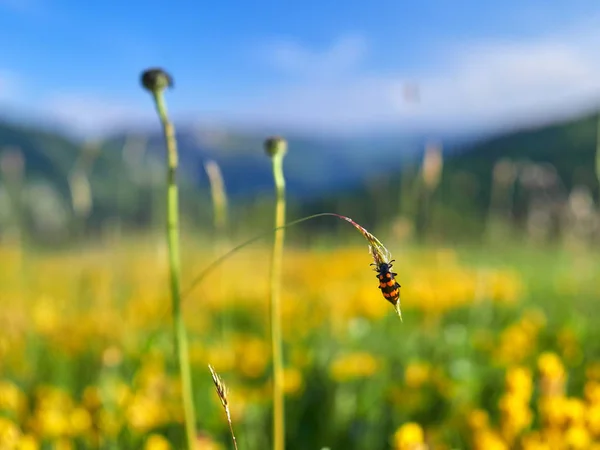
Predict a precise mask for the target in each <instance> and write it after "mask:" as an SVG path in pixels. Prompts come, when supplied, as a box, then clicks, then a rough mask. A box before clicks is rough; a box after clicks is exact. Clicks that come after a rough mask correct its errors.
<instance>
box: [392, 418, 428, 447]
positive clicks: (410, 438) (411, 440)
mask: <svg viewBox="0 0 600 450" xmlns="http://www.w3.org/2000/svg"><path fill="white" fill-rule="evenodd" d="M425 448H426V447H425V445H424V435H423V429H422V428H421V426H420V425H419V424H418V423H414V422H408V423H405V424H404V425H402V426H401V427H400V428H398V430H396V432H395V433H394V449H395V450H423V449H425Z"/></svg>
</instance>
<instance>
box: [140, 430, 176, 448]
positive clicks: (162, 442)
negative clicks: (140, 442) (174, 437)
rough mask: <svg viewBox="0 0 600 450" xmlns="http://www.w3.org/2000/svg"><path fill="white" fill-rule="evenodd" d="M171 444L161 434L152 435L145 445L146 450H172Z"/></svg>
mask: <svg viewBox="0 0 600 450" xmlns="http://www.w3.org/2000/svg"><path fill="white" fill-rule="evenodd" d="M170 449H171V444H169V441H167V439H166V438H165V437H164V436H161V435H160V434H151V435H150V436H148V439H146V443H145V444H144V450H170Z"/></svg>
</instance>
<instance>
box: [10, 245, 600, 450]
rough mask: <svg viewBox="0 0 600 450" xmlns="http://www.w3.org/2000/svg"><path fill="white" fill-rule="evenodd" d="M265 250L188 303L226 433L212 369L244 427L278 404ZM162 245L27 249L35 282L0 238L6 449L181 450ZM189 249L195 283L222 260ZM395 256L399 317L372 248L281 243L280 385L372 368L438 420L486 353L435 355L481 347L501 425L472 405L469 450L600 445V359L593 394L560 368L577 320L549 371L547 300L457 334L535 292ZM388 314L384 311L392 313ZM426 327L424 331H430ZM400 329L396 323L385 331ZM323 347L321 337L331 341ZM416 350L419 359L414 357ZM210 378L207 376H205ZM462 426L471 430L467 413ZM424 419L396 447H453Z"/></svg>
mask: <svg viewBox="0 0 600 450" xmlns="http://www.w3.org/2000/svg"><path fill="white" fill-rule="evenodd" d="M392 250H394V249H392ZM395 253H396V252H395ZM268 254H269V253H268V249H264V248H258V249H247V250H244V251H243V252H241V253H239V254H237V255H236V256H234V257H232V258H231V259H230V260H228V261H227V262H226V263H225V264H224V265H223V266H221V267H219V268H217V269H216V270H214V271H213V272H212V273H211V274H210V275H209V276H208V277H207V278H206V280H205V281H204V282H203V283H202V284H201V285H199V286H198V287H197V289H195V290H194V291H193V292H192V293H191V295H189V296H187V297H186V298H185V299H184V306H183V308H184V312H185V317H186V325H187V326H188V330H189V335H190V353H189V356H190V360H191V364H192V367H193V370H194V378H195V379H194V386H195V388H196V389H197V391H198V392H203V393H204V394H202V395H199V399H201V400H198V399H197V400H196V401H202V402H203V403H202V408H200V410H201V411H202V413H201V414H202V417H201V419H200V420H202V421H203V422H202V423H203V426H204V423H205V422H206V425H205V426H206V430H210V431H211V433H214V434H216V432H215V430H218V432H219V433H221V432H222V431H224V432H227V430H226V429H225V424H224V423H223V420H222V419H223V418H222V416H221V415H220V409H219V407H220V405H219V403H218V399H217V398H216V396H214V395H211V394H212V384H211V380H210V377H209V375H208V373H207V372H206V367H207V364H208V363H210V364H211V365H212V366H214V367H215V369H216V370H217V372H219V373H222V374H224V375H225V379H226V380H227V385H228V387H229V390H230V394H229V395H230V404H231V416H232V419H233V421H234V423H235V424H236V426H237V424H239V423H241V422H243V421H246V420H247V421H248V422H247V423H246V424H245V425H246V426H245V427H241V426H240V429H251V428H252V426H248V424H253V423H259V417H261V416H260V414H262V413H257V411H266V410H268V406H269V404H270V401H271V391H270V365H271V349H270V343H269V339H268V324H267V323H266V320H265V318H266V317H267V316H268V315H267V312H268V310H267V308H268V295H266V294H267V292H268V285H267V282H268V273H267V270H268V268H267V267H266V266H265V267H262V266H261V265H257V264H256V261H257V260H259V261H262V260H264V259H265V258H266V257H267V256H268ZM163 256H164V255H163V254H161V253H157V251H156V249H154V248H152V249H145V248H142V247H140V248H135V249H132V250H127V249H123V250H119V251H116V250H115V249H114V248H113V249H97V250H93V249H90V250H89V251H86V252H85V253H83V254H62V255H43V256H39V255H31V256H30V257H29V258H28V259H27V260H26V263H27V274H28V275H27V277H24V276H22V272H20V271H18V270H15V267H16V266H15V265H17V266H18V265H19V264H21V265H22V264H24V262H25V260H23V259H22V255H21V254H16V253H11V252H10V251H4V250H3V249H2V248H0V298H2V299H3V305H2V306H3V307H2V308H1V309H0V363H1V364H2V369H3V370H2V375H3V377H4V378H2V379H0V417H1V418H0V442H8V443H10V444H7V445H9V448H15V449H23V450H25V449H31V450H34V449H41V448H42V446H44V448H46V447H48V448H56V449H63V448H64V449H71V448H73V449H74V448H79V447H84V448H98V447H99V446H102V445H104V444H108V443H110V442H111V440H115V441H118V440H119V439H120V436H122V435H124V434H126V435H128V436H132V439H136V441H135V442H136V444H135V445H137V447H136V448H144V449H146V450H163V449H164V450H167V449H171V448H174V444H173V443H172V442H169V438H168V437H167V436H168V434H166V433H165V431H164V430H165V429H167V428H169V427H170V426H173V424H175V425H177V426H179V425H180V424H181V423H182V420H183V415H182V411H181V398H180V395H181V392H180V387H179V379H178V378H177V377H176V376H175V372H174V370H173V368H172V367H170V363H171V361H170V360H168V358H169V356H168V355H169V354H170V352H172V348H171V346H170V345H171V340H170V334H169V333H170V331H171V323H170V317H169V312H170V302H169V293H168V288H167V283H166V281H167V279H168V277H167V267H166V266H165V263H164V258H163ZM185 258H186V259H185V261H184V265H183V267H184V277H183V278H184V283H183V285H184V287H185V286H186V285H187V284H188V282H189V281H190V280H192V279H193V278H194V277H195V275H196V274H197V273H199V272H200V271H201V270H202V269H203V268H205V267H206V266H207V265H208V263H209V262H210V258H209V257H208V256H206V257H202V258H201V257H198V256H197V255H196V254H194V253H193V252H188V253H187V254H186V255H185ZM397 259H398V261H397V262H396V263H395V266H394V269H395V271H396V272H398V273H399V276H398V281H399V282H400V284H401V285H402V288H401V303H402V309H403V311H404V312H405V313H407V314H406V315H405V316H404V317H405V322H404V323H403V324H402V323H400V322H398V320H397V318H396V317H394V311H393V309H392V308H391V306H390V304H389V303H388V302H386V301H385V299H384V298H383V297H382V296H381V293H380V292H379V290H378V288H377V280H376V278H375V272H373V271H372V268H370V267H369V263H370V262H371V259H370V256H369V254H368V252H367V249H366V248H365V247H364V246H363V247H360V248H358V249H356V248H344V249H340V250H335V251H334V250H318V251H317V250H313V251H305V250H289V251H286V254H285V258H284V274H283V293H282V294H283V305H282V306H283V311H282V312H283V323H284V330H283V331H284V349H285V360H286V366H287V367H286V369H285V373H284V389H285V392H286V395H287V399H288V401H290V403H292V402H294V401H300V400H303V399H302V397H301V396H302V395H303V393H304V392H305V390H309V389H310V387H311V385H310V383H311V379H309V378H308V377H309V375H308V374H309V373H311V372H310V371H311V370H315V369H318V370H322V371H323V373H324V374H326V375H327V376H329V378H330V382H331V383H332V384H334V383H339V384H341V383H347V384H346V386H345V387H347V388H348V389H349V390H353V389H354V388H355V387H356V386H362V385H367V384H369V383H368V382H369V379H370V378H372V377H374V375H378V376H379V374H383V375H382V378H383V377H384V376H388V379H387V381H386V386H384V387H380V386H379V387H378V388H381V391H382V394H381V395H383V396H385V398H386V399H387V401H389V402H390V403H391V406H392V408H391V409H392V410H393V413H394V414H396V413H398V414H400V415H401V416H399V417H401V419H398V420H402V421H403V420H404V419H403V418H406V417H417V415H416V413H415V411H418V412H419V416H418V417H423V416H426V415H427V411H429V410H435V409H437V408H438V407H439V406H440V405H441V406H443V408H440V409H447V408H446V407H447V406H448V405H449V404H452V406H453V407H454V405H458V406H457V409H460V408H461V407H465V406H464V404H462V403H461V402H462V401H463V399H464V398H467V399H469V398H472V392H470V390H472V389H471V388H470V386H469V382H470V381H469V378H468V377H470V376H471V375H472V374H473V373H474V372H475V370H474V368H473V367H474V365H475V364H476V363H475V362H473V361H472V360H471V359H470V356H469V355H470V354H469V355H467V356H464V355H462V356H461V360H460V361H452V358H453V357H454V356H453V355H445V354H443V351H438V346H439V347H441V346H442V345H447V344H448V343H447V342H445V341H446V340H452V341H453V342H454V341H455V342H454V343H453V344H452V345H453V346H454V347H456V348H458V347H460V351H461V352H462V351H464V352H465V353H466V352H467V351H468V352H473V353H474V354H477V356H478V357H479V356H481V358H487V360H486V361H485V362H478V363H477V364H479V363H481V364H489V365H490V366H493V367H494V369H497V368H498V365H496V364H499V365H500V367H501V368H506V374H505V379H504V391H503V393H502V395H501V397H500V401H499V403H498V405H497V408H498V413H499V415H498V420H496V419H494V420H491V419H490V418H489V417H488V414H490V411H485V410H484V409H481V408H479V409H478V408H477V406H478V405H471V404H470V403H469V404H468V408H469V409H470V410H471V411H470V413H469V414H468V420H467V423H468V427H466V426H465V429H468V430H469V431H468V433H469V435H468V436H466V437H464V439H465V440H466V439H469V440H470V442H469V444H470V445H472V448H474V449H475V450H477V449H490V450H494V449H507V450H508V449H509V448H520V447H522V449H523V450H536V449H540V450H541V449H549V450H553V449H554V448H557V449H558V448H573V449H578V448H593V445H594V443H596V442H598V441H599V440H600V363H599V364H596V365H594V364H590V365H589V366H588V367H587V379H586V383H585V392H584V394H582V396H581V398H578V397H573V396H568V395H567V393H566V386H567V384H566V382H567V372H568V371H567V369H566V368H565V366H564V365H563V361H565V362H566V363H567V367H574V366H575V364H577V363H578V361H581V360H582V358H583V356H582V355H583V352H582V342H580V340H579V339H578V337H577V335H576V333H574V332H573V330H572V329H569V328H568V327H563V328H561V331H560V332H559V333H558V335H557V349H556V350H557V352H556V353H543V354H541V355H539V358H538V367H537V373H538V375H537V376H536V374H535V372H536V370H533V368H531V367H528V364H529V362H530V361H531V359H532V358H535V357H536V355H537V353H538V352H539V343H540V342H543V332H544V327H545V325H546V321H547V320H546V316H545V314H544V313H542V312H541V311H540V310H538V309H533V308H530V309H526V310H525V311H524V313H523V314H522V316H521V317H520V319H519V320H518V321H516V322H514V323H512V324H511V325H510V326H508V327H506V328H504V329H500V328H498V327H496V328H491V327H490V329H487V328H486V327H485V326H480V325H479V324H478V323H477V321H473V326H471V325H469V326H467V325H464V326H463V324H461V326H460V328H461V330H462V331H461V332H460V333H455V334H457V336H458V335H459V334H460V335H461V336H462V337H461V336H458V337H456V338H455V337H453V336H450V335H452V333H445V332H442V331H441V330H443V329H444V330H446V331H447V328H448V322H447V318H448V317H452V318H454V317H456V316H458V317H461V316H460V314H464V313H465V312H466V313H467V314H471V311H474V310H476V308H478V307H481V308H483V309H484V310H489V309H491V308H499V309H502V308H506V309H505V310H507V311H514V310H518V311H521V309H520V308H522V306H521V305H518V300H519V299H520V298H521V296H522V294H523V292H524V290H525V286H524V283H523V281H522V280H521V278H520V277H519V276H518V275H517V274H516V273H515V272H514V271H512V270H507V269H503V268H489V267H483V266H470V265H466V264H463V263H461V262H460V261H459V258H458V256H457V254H456V253H455V252H453V251H451V250H446V249H444V250H434V251H422V250H419V251H414V250H406V253H405V254H404V255H403V257H402V258H397ZM19 267H24V266H19ZM471 307H472V308H473V310H470V308H471ZM494 311H495V310H494ZM411 313H412V314H411ZM453 314H454V315H453ZM411 315H412V317H411ZM388 317H389V318H390V321H389V322H386V321H385V320H381V319H386V318H388ZM407 317H408V318H410V319H411V320H410V321H409V320H407ZM463 317H464V315H463ZM469 317H471V316H469ZM473 317H475V316H473ZM380 320H381V321H380ZM421 320H423V322H421ZM377 321H380V322H377ZM423 323H425V324H426V325H428V326H427V327H420V325H421V324H423ZM389 324H393V326H394V327H396V326H397V328H392V327H391V326H390V328H389V329H386V327H388V325H389ZM438 325H439V326H438ZM411 327H412V328H411ZM384 333H385V334H384ZM373 335H378V336H379V337H378V341H376V342H375V341H374V339H373V338H372V336H373ZM320 336H326V339H321V338H320ZM317 337H318V338H317ZM469 339H471V341H469ZM363 340H364V341H365V342H364V343H363V342H362V341H363ZM443 340H444V342H442V341H443ZM460 342H462V343H460ZM471 343H472V345H470V344H471ZM317 345H324V347H325V348H323V349H322V352H321V349H320V348H318V349H317V348H316V346H317ZM405 345H406V346H407V347H409V348H413V349H415V350H416V351H417V352H420V353H419V354H415V355H414V356H412V354H410V353H409V354H408V356H407V357H405V355H403V354H402V353H401V351H403V350H404V348H405V347H404V346H405ZM448 345H449V344H448ZM454 347H453V348H454ZM467 347H468V348H467ZM471 347H472V348H471ZM446 348H448V347H446ZM31 349H35V350H36V352H37V353H36V355H37V356H36V357H39V358H40V359H43V360H44V361H45V362H46V364H51V365H52V367H54V366H56V367H64V368H65V372H68V374H67V376H65V377H62V378H61V376H59V375H58V374H53V376H50V375H48V377H46V374H45V373H41V374H40V373H36V365H35V364H36V360H35V359H34V358H23V355H24V354H29V353H27V352H31V351H32V350H31ZM477 352H479V353H477ZM323 355H325V356H323ZM431 355H435V356H431ZM390 358H391V359H394V361H392V362H390ZM436 358H437V359H436ZM561 358H562V359H561ZM325 361H327V363H325ZM495 363H496V364H495ZM569 364H570V365H569ZM84 366H89V367H91V368H93V370H94V371H95V372H94V374H93V377H88V378H86V379H85V382H83V383H82V382H80V381H79V380H78V379H77V377H74V376H73V373H78V372H75V371H76V370H79V368H81V367H84ZM71 369H72V371H71V372H69V370H71ZM581 370H583V366H582V367H581ZM205 372H206V377H204V378H202V377H201V376H199V374H202V373H205ZM32 373H34V374H35V375H34V376H33V379H32V376H31V374H32ZM54 375H55V376H54ZM48 380H51V381H48ZM465 380H468V381H465ZM353 381H361V382H360V383H354V384H353ZM365 381H366V382H365ZM25 386H27V388H25ZM59 386H62V387H60V388H59ZM357 389H359V388H357ZM374 391H375V390H374ZM357 392H358V391H357ZM538 392H539V398H538V395H537V393H538ZM197 395H198V394H197ZM357 395H358V394H357ZM374 395H375V394H374ZM209 396H210V397H209ZM208 398H210V399H211V400H210V401H209V400H207V399H208ZM456 398H459V400H456V402H455V403H453V402H454V401H455V399H456ZM211 402H212V403H211ZM479 406H481V405H479ZM207 411H208V412H207ZM462 413H464V410H460V414H462ZM412 414H415V415H414V416H411V415H412ZM421 414H422V415H421ZM452 414H453V416H452V418H451V419H443V420H447V421H446V422H440V423H439V424H438V426H439V428H443V427H446V428H452V427H454V426H455V425H456V424H455V422H452V421H451V420H455V419H456V417H455V415H457V414H458V413H455V412H454V411H453V412H452ZM209 416H210V417H209ZM213 416H214V417H213ZM430 416H432V414H430ZM461 417H462V416H461ZM494 417H495V416H494ZM411 420H415V419H411ZM436 420H437V419H436ZM460 420H462V421H463V422H462V423H463V424H464V417H462V418H461V419H460ZM253 421H254V422H253ZM430 425H431V424H429V423H423V424H422V425H419V424H417V423H415V422H407V423H404V425H402V426H400V427H399V428H398V430H397V431H396V432H395V434H393V436H392V437H391V440H392V443H393V448H394V449H396V450H426V449H434V448H435V449H438V448H454V447H438V446H437V442H435V445H434V441H437V438H436V436H437V434H436V433H437V430H435V429H433V428H431V427H430ZM455 434H458V433H455ZM462 437H463V436H461V438H462ZM258 441H259V440H257V442H258ZM198 442H199V444H198V445H199V448H206V449H210V448H214V449H217V448H220V447H218V445H217V444H216V443H215V441H214V439H213V438H211V437H210V436H208V435H206V434H203V435H201V436H199V437H198ZM551 442H560V443H561V444H560V445H562V446H563V447H553V446H552V445H551V444H550V443H551ZM10 446H12V447H10ZM52 446H53V447H52ZM567 446H570V447H567ZM0 448H1V447H0Z"/></svg>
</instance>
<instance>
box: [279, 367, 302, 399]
mask: <svg viewBox="0 0 600 450" xmlns="http://www.w3.org/2000/svg"><path fill="white" fill-rule="evenodd" d="M302 387H303V379H302V373H301V372H300V371H299V370H298V369H295V368H291V367H288V368H286V369H284V372H283V391H284V392H285V393H286V394H296V393H298V392H299V391H300V390H301V389H302Z"/></svg>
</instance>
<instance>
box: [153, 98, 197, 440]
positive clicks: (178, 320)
mask: <svg viewBox="0 0 600 450" xmlns="http://www.w3.org/2000/svg"><path fill="white" fill-rule="evenodd" d="M153 97H154V102H155V104H156V110H157V112H158V115H159V117H160V121H161V123H162V126H163V132H164V135H165V143H166V146H167V162H168V164H167V241H168V246H169V272H170V284H171V298H172V302H173V304H172V313H173V323H174V328H175V330H174V331H175V349H176V352H177V358H178V362H179V371H180V376H181V385H182V397H183V408H184V415H185V430H186V437H187V443H188V448H189V449H190V450H193V449H194V446H195V445H194V444H195V441H196V428H195V427H196V414H195V411H194V397H193V390H192V376H191V369H190V361H189V352H188V342H187V334H186V331H185V323H184V320H183V314H182V312H181V292H180V272H181V268H180V256H179V192H178V189H177V181H176V173H177V166H178V156H177V141H176V139H175V128H174V126H173V124H172V123H171V122H170V121H169V118H168V115H167V108H166V105H165V102H164V97H163V94H162V91H155V92H154V93H153Z"/></svg>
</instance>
